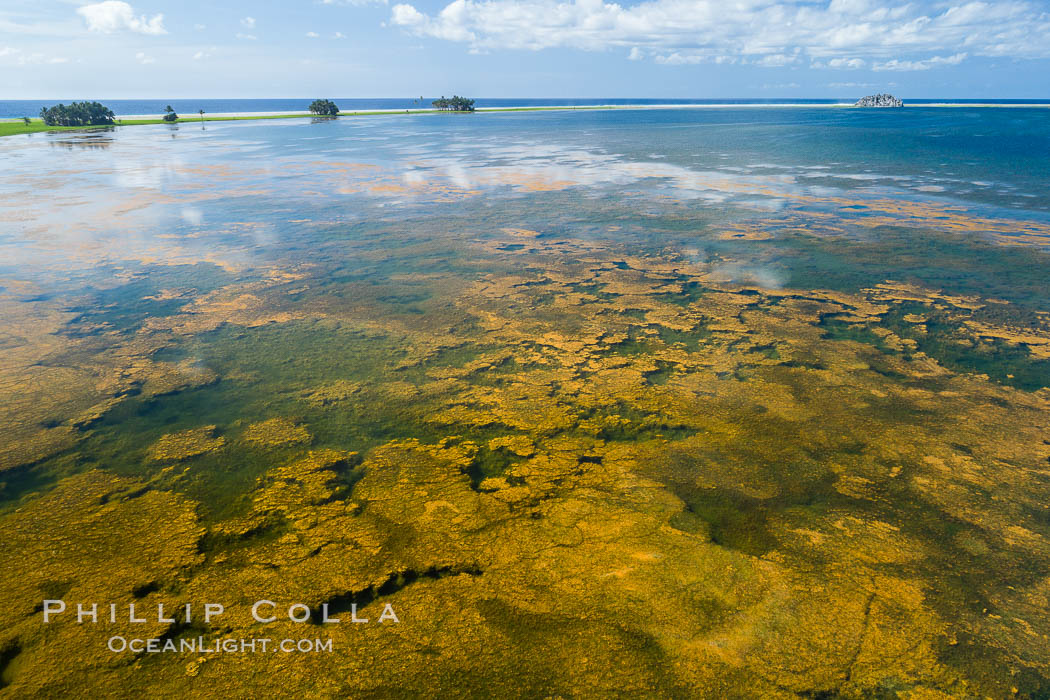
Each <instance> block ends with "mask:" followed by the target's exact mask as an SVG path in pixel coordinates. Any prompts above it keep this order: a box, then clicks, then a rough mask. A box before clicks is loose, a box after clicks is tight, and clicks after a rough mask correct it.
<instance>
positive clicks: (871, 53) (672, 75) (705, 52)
mask: <svg viewBox="0 0 1050 700" xmlns="http://www.w3.org/2000/svg"><path fill="white" fill-rule="evenodd" d="M1048 69H1050V0H1017V1H1014V0H1004V1H1001V2H999V1H995V0H989V1H987V2H970V1H966V0H958V1H953V0H948V1H947V2H944V1H930V0H890V1H889V2H873V1H869V0H830V1H824V0H644V1H642V2H620V3H616V2H606V1H604V0H454V1H452V2H449V1H448V0H404V1H401V0H389V1H386V0H221V1H215V0H213V1H211V2H209V1H206V0H178V1H177V2H175V1H172V0H128V1H127V2H125V1H124V0H102V1H100V2H92V1H90V0H87V1H84V0H0V99H52V98H55V99H59V98H62V99H89V98H90V99H102V98H111V99H122V98H124V99H134V98H156V99H165V98H167V99H178V98H189V97H199V98H234V97H303V98H313V97H320V96H328V97H344V98H348V97H410V96H420V95H427V96H433V95H438V94H452V93H457V94H462V95H468V96H472V97H646V98H658V97H672V98H719V97H767V98H784V97H852V96H859V95H863V94H870V93H874V92H891V93H894V94H896V95H898V96H901V97H904V98H923V97H926V98H1043V99H1046V98H1050V70H1048Z"/></svg>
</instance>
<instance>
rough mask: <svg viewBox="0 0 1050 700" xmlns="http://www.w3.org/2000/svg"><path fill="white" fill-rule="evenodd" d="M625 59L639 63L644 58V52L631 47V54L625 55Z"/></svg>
mask: <svg viewBox="0 0 1050 700" xmlns="http://www.w3.org/2000/svg"><path fill="white" fill-rule="evenodd" d="M627 58H628V60H631V61H641V60H642V59H643V58H645V52H644V51H642V50H641V49H640V48H638V47H637V46H633V47H631V53H629V54H627Z"/></svg>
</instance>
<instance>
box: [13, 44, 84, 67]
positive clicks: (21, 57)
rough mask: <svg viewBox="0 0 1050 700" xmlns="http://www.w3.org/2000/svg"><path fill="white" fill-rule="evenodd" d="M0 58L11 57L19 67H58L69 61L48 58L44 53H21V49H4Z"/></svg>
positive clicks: (66, 59)
mask: <svg viewBox="0 0 1050 700" xmlns="http://www.w3.org/2000/svg"><path fill="white" fill-rule="evenodd" d="M0 56H11V57H12V58H15V57H17V58H16V62H17V63H18V65H20V66H42V65H52V66H54V65H59V64H62V63H69V59H68V58H66V57H64V56H49V55H48V54H44V53H39V52H36V53H23V52H22V50H21V49H15V48H11V47H5V48H2V49H0Z"/></svg>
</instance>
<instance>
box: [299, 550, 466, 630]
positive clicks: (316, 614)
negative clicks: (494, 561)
mask: <svg viewBox="0 0 1050 700" xmlns="http://www.w3.org/2000/svg"><path fill="white" fill-rule="evenodd" d="M482 573H483V572H482V570H481V569H480V568H479V567H478V566H477V564H466V565H460V566H440V567H439V566H434V567H430V568H429V569H423V570H416V569H405V570H404V571H397V572H394V573H392V574H390V575H389V576H388V577H387V578H386V580H385V581H383V582H382V583H380V584H377V585H372V586H369V587H367V588H363V589H360V590H357V591H347V592H346V593H342V594H339V595H336V596H332V597H331V598H329V599H328V600H327V601H324V602H323V603H321V604H319V605H318V606H317V607H316V608H315V609H314V610H313V611H312V614H311V616H310V621H311V622H313V623H314V624H323V622H324V614H323V610H324V607H323V606H327V611H328V618H329V619H332V618H334V617H337V616H338V615H340V614H342V613H350V612H360V611H362V610H363V609H364V608H366V607H368V606H369V605H371V604H372V603H374V602H376V601H378V600H379V599H381V598H385V597H388V596H392V595H394V594H395V593H397V592H399V591H402V590H404V589H405V588H407V587H408V586H412V585H415V584H419V583H425V582H428V581H439V580H441V579H443V578H447V577H451V576H481V575H482Z"/></svg>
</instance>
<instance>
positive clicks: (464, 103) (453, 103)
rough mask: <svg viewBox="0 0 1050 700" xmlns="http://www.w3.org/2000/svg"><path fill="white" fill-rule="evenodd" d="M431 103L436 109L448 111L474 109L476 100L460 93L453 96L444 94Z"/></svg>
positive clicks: (469, 110)
mask: <svg viewBox="0 0 1050 700" xmlns="http://www.w3.org/2000/svg"><path fill="white" fill-rule="evenodd" d="M430 104H432V105H434V108H435V109H440V110H443V111H446V112H473V111H474V100H468V99H467V98H466V97H460V96H459V95H453V96H452V97H445V96H444V95H442V96H441V97H439V98H438V99H436V100H434V101H433V102H431V103H430Z"/></svg>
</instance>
